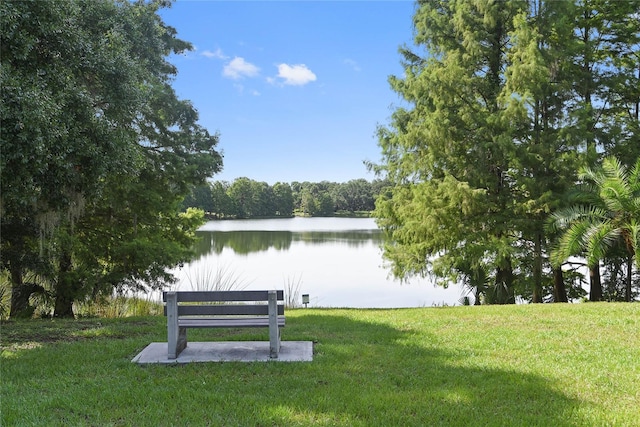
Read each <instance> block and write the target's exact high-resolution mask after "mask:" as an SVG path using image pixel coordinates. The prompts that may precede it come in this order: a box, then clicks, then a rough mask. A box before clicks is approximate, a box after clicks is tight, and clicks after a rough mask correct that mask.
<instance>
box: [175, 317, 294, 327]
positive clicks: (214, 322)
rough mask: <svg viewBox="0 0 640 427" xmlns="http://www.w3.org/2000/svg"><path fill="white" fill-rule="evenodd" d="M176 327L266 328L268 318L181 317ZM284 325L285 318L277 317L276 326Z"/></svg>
mask: <svg viewBox="0 0 640 427" xmlns="http://www.w3.org/2000/svg"><path fill="white" fill-rule="evenodd" d="M178 325H179V326H180V327H183V328H235V327H243V328H251V327H268V326H269V318H268V317H236V318H234V317H220V318H217V319H216V318H211V317H208V318H197V317H194V318H188V317H181V318H180V319H178ZM284 325H285V317H284V316H278V326H280V327H282V326H284Z"/></svg>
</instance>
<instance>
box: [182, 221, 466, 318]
mask: <svg viewBox="0 0 640 427" xmlns="http://www.w3.org/2000/svg"><path fill="white" fill-rule="evenodd" d="M197 234H198V237H200V238H201V239H200V241H199V243H198V245H197V247H196V251H197V256H196V258H195V259H194V260H193V261H192V262H190V263H189V264H186V265H184V266H183V267H182V268H179V269H176V270H174V274H175V275H176V277H178V283H177V285H176V286H175V289H177V290H196V289H210V285H209V284H210V283H211V282H213V281H218V279H220V280H221V281H222V282H225V283H227V284H229V285H228V286H232V287H233V288H234V289H285V293H287V291H288V290H289V289H291V292H289V293H290V294H291V295H294V292H293V291H294V290H297V291H298V292H299V294H300V295H298V297H300V296H301V295H302V294H309V297H310V304H309V306H310V307H358V308H390V307H423V306H432V305H442V304H447V305H456V304H459V300H460V298H461V296H462V293H461V290H460V288H459V287H458V286H453V287H449V288H448V289H443V288H441V287H435V286H434V285H433V282H432V281H431V280H430V279H423V278H416V279H414V280H410V281H409V282H408V283H407V282H402V283H401V282H400V281H398V280H394V279H393V278H391V277H390V275H389V270H388V268H385V267H384V264H385V261H384V260H383V258H382V250H381V249H380V245H381V243H382V238H383V236H382V233H381V231H380V230H379V229H378V228H377V226H376V224H375V221H374V220H373V219H371V218H298V217H296V218H286V219H259V220H225V221H210V222H208V223H206V224H205V225H204V226H203V227H201V228H200V230H199V231H198V233H197ZM216 276H217V277H216ZM296 300H297V298H296ZM300 302H301V301H298V303H300Z"/></svg>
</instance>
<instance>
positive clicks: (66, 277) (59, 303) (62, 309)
mask: <svg viewBox="0 0 640 427" xmlns="http://www.w3.org/2000/svg"><path fill="white" fill-rule="evenodd" d="M59 265H60V271H59V273H58V283H57V286H56V303H55V308H54V311H53V316H54V317H74V315H73V301H74V299H75V297H76V295H75V284H74V280H73V277H72V275H71V268H72V264H71V254H69V253H66V252H65V253H63V254H62V255H61V256H60V264H59Z"/></svg>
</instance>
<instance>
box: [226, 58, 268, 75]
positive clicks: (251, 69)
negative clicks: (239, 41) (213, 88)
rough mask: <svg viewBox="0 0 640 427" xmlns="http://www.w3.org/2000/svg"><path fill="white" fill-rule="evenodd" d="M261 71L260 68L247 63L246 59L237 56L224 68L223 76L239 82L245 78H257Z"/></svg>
mask: <svg viewBox="0 0 640 427" xmlns="http://www.w3.org/2000/svg"><path fill="white" fill-rule="evenodd" d="M259 71H260V68H258V67H256V66H255V65H253V64H252V63H250V62H247V61H245V60H244V58H241V57H239V56H236V57H235V58H233V59H232V60H231V62H229V63H228V64H226V65H225V66H224V68H223V70H222V75H223V76H225V77H229V78H230V79H234V80H238V79H241V78H243V77H255V76H257V75H258V72H259Z"/></svg>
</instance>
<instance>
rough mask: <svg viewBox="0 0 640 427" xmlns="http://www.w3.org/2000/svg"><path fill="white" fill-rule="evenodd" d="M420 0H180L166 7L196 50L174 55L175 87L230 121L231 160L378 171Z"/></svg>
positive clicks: (352, 173)
mask: <svg viewBox="0 0 640 427" xmlns="http://www.w3.org/2000/svg"><path fill="white" fill-rule="evenodd" d="M413 11H414V3H413V2H411V1H405V0H396V1H196V0H190V1H187V0H178V1H177V2H176V3H174V4H173V6H172V7H171V8H170V9H165V10H162V11H161V15H162V17H163V19H164V20H165V22H166V23H167V24H168V25H171V26H173V27H174V28H176V30H177V31H178V37H179V38H181V39H183V40H186V41H189V42H191V43H192V44H193V45H194V47H195V50H194V51H192V52H189V53H188V54H186V55H181V56H175V57H172V58H171V62H172V63H173V64H174V65H176V66H177V67H178V71H179V73H178V76H177V78H176V79H175V81H174V84H173V86H174V88H175V90H176V92H177V94H178V96H179V97H180V98H183V99H189V100H191V101H192V102H193V104H194V106H195V107H196V109H197V110H198V111H199V113H200V123H201V124H202V125H203V126H205V127H206V128H207V129H209V131H210V132H219V133H220V145H219V148H220V149H221V150H222V151H223V153H224V170H223V171H222V173H220V174H217V175H216V176H214V177H213V179H215V180H226V181H233V180H234V179H236V178H238V177H242V176H246V177H248V178H251V179H254V180H256V181H265V182H267V183H269V184H274V183H276V182H278V181H281V182H293V181H312V182H318V181H322V180H328V181H334V182H346V181H348V180H350V179H356V178H365V179H367V180H371V179H374V178H375V176H374V175H373V174H372V173H370V172H368V171H367V169H366V167H365V166H364V164H363V161H365V160H366V161H374V162H376V161H378V160H379V159H380V149H379V147H378V145H377V139H376V137H375V131H376V127H377V125H379V124H385V123H387V122H388V119H389V117H390V115H391V113H392V111H393V106H397V105H399V104H400V102H401V100H400V98H399V97H398V95H397V94H396V93H395V92H393V91H392V90H391V88H390V87H389V84H388V81H387V79H388V76H389V75H398V76H401V75H402V72H403V69H402V65H401V62H400V61H401V57H400V55H399V53H398V48H399V47H400V46H401V45H403V44H407V45H411V43H412V25H411V19H412V16H413Z"/></svg>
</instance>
